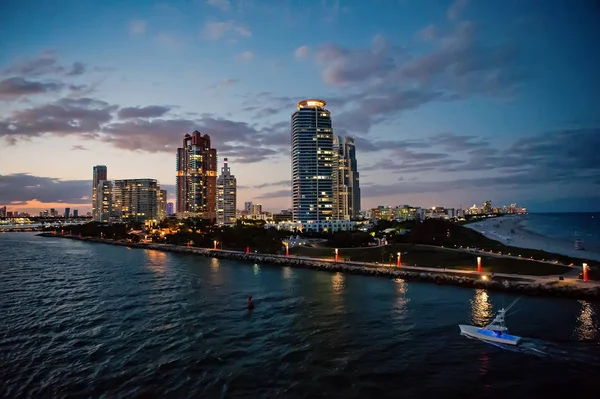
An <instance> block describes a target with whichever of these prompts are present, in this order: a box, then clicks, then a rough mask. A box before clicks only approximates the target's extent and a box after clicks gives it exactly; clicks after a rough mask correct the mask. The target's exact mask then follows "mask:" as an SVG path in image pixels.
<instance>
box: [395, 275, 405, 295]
mask: <svg viewBox="0 0 600 399" xmlns="http://www.w3.org/2000/svg"><path fill="white" fill-rule="evenodd" d="M394 281H395V282H396V291H398V294H406V291H407V290H408V285H407V284H406V281H405V280H402V279H401V278H397V279H395V280H394Z"/></svg>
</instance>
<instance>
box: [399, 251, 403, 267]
mask: <svg viewBox="0 0 600 399" xmlns="http://www.w3.org/2000/svg"><path fill="white" fill-rule="evenodd" d="M401 256H402V254H401V253H400V252H398V267H400V266H402V263H401V262H400V258H401Z"/></svg>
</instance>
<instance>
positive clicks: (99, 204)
mask: <svg viewBox="0 0 600 399" xmlns="http://www.w3.org/2000/svg"><path fill="white" fill-rule="evenodd" d="M97 194H98V195H97V197H96V211H97V218H96V219H95V220H96V221H98V222H110V218H111V216H112V212H113V185H112V182H111V181H109V180H100V181H99V182H98V185H97Z"/></svg>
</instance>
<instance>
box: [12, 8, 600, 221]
mask: <svg viewBox="0 0 600 399" xmlns="http://www.w3.org/2000/svg"><path fill="white" fill-rule="evenodd" d="M57 4H60V6H57ZM598 4H599V3H598V2H597V1H594V0H571V1H567V0H564V1H560V0H551V1H547V0H539V1H537V0H527V1H516V0H507V1H497V0H469V1H467V0H456V1H444V0H395V1H392V0H389V1H384V0H371V1H364V0H363V1H343V0H339V1H321V0H314V1H310V0H304V1H300V0H297V1H284V0H281V1H275V0H271V1H266V0H265V1H260V0H254V1H252V0H239V1H238V0H229V1H228V0H208V1H200V0H198V1H169V2H168V3H167V2H159V1H129V2H122V1H112V0H103V1H89V0H86V1H67V0H65V1H60V2H50V1H6V0H4V1H2V2H0V206H1V205H6V206H7V208H8V210H16V209H22V210H26V211H39V210H41V209H48V208H51V207H55V208H58V209H59V210H61V211H62V209H64V207H66V206H70V207H71V208H77V209H79V210H80V212H87V211H89V210H91V205H90V203H91V199H90V197H91V191H92V188H91V178H92V167H93V166H94V165H97V164H102V165H106V166H107V168H108V177H109V179H111V180H112V179H120V178H155V179H158V180H159V182H160V184H161V187H163V188H166V189H167V190H168V192H169V198H170V200H173V199H174V195H175V191H174V184H175V151H176V148H177V147H178V146H180V145H181V142H182V139H183V136H184V135H185V133H191V132H192V131H194V130H199V131H200V132H202V133H205V134H209V135H210V136H211V138H212V140H213V143H214V144H213V146H214V147H215V148H216V149H217V152H218V156H219V169H220V167H221V166H222V161H223V158H224V157H228V158H229V163H230V166H231V170H232V173H233V174H235V176H236V177H237V182H238V208H242V207H243V203H244V201H253V202H259V203H262V204H263V207H264V208H265V209H267V210H273V211H279V210H280V209H286V208H289V207H290V206H291V196H290V176H291V162H290V117H291V114H292V112H294V111H295V110H296V108H295V107H296V103H297V102H298V101H300V100H302V99H306V98H319V99H323V100H325V101H327V103H328V104H327V108H328V109H329V110H330V111H331V113H332V119H333V125H334V133H335V134H337V135H340V136H343V135H346V134H347V135H350V136H354V137H355V139H356V144H357V158H358V168H359V172H360V176H361V189H362V204H363V209H367V208H371V207H375V206H377V205H399V204H411V205H418V206H424V207H431V206H448V207H459V206H460V205H462V206H463V207H468V206H471V205H473V203H477V204H478V205H479V204H481V202H482V201H484V200H488V199H490V200H492V201H493V202H494V203H496V204H506V203H510V202H518V203H519V204H520V205H522V206H526V207H528V208H529V210H531V211H569V210H570V211H598V210H600V156H599V155H598V154H599V152H598V151H599V149H600V94H599V93H600V72H599V71H600V40H599V39H600V24H599V23H598V21H599V20H600V7H599V5H598Z"/></svg>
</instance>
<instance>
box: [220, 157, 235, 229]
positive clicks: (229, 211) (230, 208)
mask: <svg viewBox="0 0 600 399" xmlns="http://www.w3.org/2000/svg"><path fill="white" fill-rule="evenodd" d="M236 208H237V181H236V179H235V176H234V175H232V174H231V169H230V168H229V165H228V164H227V158H225V159H224V163H223V167H222V168H221V175H220V176H219V177H218V178H217V223H218V224H220V225H233V224H235V221H236Z"/></svg>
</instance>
